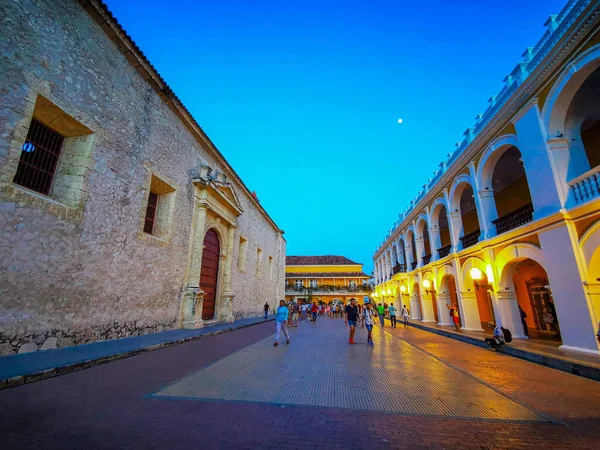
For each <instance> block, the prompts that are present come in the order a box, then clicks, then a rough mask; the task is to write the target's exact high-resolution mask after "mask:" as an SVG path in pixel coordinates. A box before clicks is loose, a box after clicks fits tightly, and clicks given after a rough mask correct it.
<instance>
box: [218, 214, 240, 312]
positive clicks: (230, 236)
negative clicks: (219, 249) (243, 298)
mask: <svg viewBox="0 0 600 450" xmlns="http://www.w3.org/2000/svg"><path fill="white" fill-rule="evenodd" d="M236 228H237V227H236V226H235V225H231V226H230V227H229V229H228V230H227V246H226V252H227V253H226V255H225V263H224V270H223V294H222V295H221V299H222V301H221V308H220V309H221V313H220V317H219V319H220V320H224V321H227V322H233V321H234V315H233V298H234V297H235V295H234V294H233V292H232V291H231V267H232V264H233V242H234V237H235V229H236Z"/></svg>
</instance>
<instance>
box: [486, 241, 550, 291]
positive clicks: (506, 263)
mask: <svg viewBox="0 0 600 450" xmlns="http://www.w3.org/2000/svg"><path fill="white" fill-rule="evenodd" d="M528 258H529V259H532V260H534V261H535V262H537V263H538V264H539V265H540V266H542V267H543V268H544V270H546V266H545V264H544V254H543V253H542V250H541V249H540V248H539V247H536V246H535V245H532V244H513V245H509V246H508V247H505V248H503V249H502V251H501V252H500V253H498V255H497V256H496V268H497V269H498V274H499V275H500V280H499V283H498V289H499V290H502V289H506V288H509V289H513V280H512V275H513V274H512V271H511V270H505V269H508V268H511V267H515V266H516V265H517V264H518V263H519V262H521V261H523V260H524V259H528ZM509 272H510V273H509Z"/></svg>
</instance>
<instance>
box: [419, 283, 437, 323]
mask: <svg viewBox="0 0 600 450" xmlns="http://www.w3.org/2000/svg"><path fill="white" fill-rule="evenodd" d="M421 300H422V302H421V307H422V308H423V322H433V323H435V313H434V312H433V297H432V296H431V294H426V293H425V291H424V290H423V293H422V295H421Z"/></svg>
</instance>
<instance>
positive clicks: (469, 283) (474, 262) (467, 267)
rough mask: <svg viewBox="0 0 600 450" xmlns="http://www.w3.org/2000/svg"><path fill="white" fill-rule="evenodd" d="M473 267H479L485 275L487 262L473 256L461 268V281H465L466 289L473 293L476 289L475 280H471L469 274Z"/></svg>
mask: <svg viewBox="0 0 600 450" xmlns="http://www.w3.org/2000/svg"><path fill="white" fill-rule="evenodd" d="M473 267H477V268H478V269H479V270H481V271H482V272H483V273H484V274H485V273H486V267H485V262H484V261H483V259H481V258H478V257H476V256H472V257H470V258H468V259H467V260H466V261H465V262H464V263H463V264H462V266H461V268H460V275H461V279H462V280H463V285H464V288H465V289H467V290H469V289H470V290H471V291H473V290H474V289H475V284H474V283H473V279H472V278H471V274H470V273H469V272H470V271H471V269H472V268H473Z"/></svg>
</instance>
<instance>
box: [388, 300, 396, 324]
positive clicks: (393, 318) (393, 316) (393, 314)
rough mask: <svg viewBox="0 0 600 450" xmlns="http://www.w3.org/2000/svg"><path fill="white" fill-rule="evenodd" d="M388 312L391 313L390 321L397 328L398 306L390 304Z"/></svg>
mask: <svg viewBox="0 0 600 450" xmlns="http://www.w3.org/2000/svg"><path fill="white" fill-rule="evenodd" d="M388 312H389V313H390V322H391V325H392V327H393V328H396V307H395V306H394V304H393V303H390V306H388Z"/></svg>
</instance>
